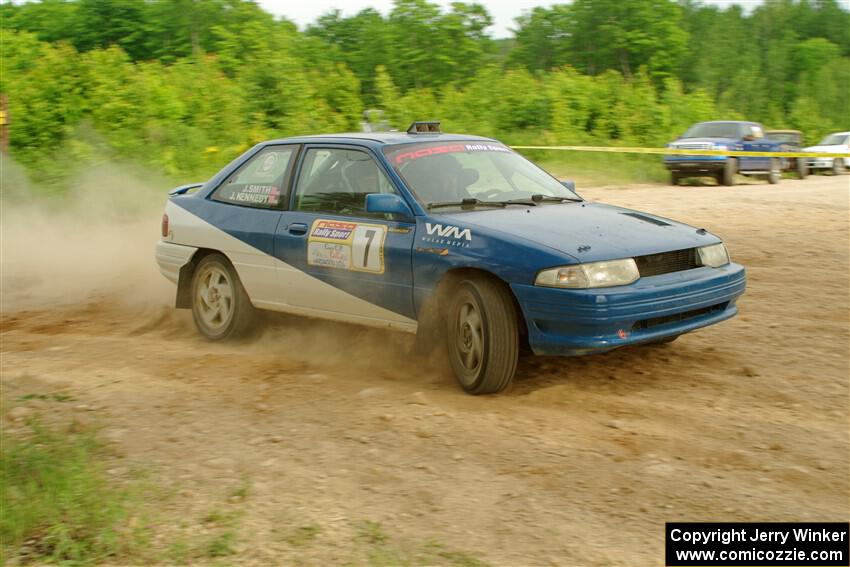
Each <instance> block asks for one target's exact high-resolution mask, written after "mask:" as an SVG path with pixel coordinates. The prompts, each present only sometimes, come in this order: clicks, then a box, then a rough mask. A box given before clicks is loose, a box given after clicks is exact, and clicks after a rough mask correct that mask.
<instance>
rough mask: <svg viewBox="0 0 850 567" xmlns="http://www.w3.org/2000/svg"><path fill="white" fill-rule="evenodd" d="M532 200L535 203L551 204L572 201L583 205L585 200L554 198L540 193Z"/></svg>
mask: <svg viewBox="0 0 850 567" xmlns="http://www.w3.org/2000/svg"><path fill="white" fill-rule="evenodd" d="M531 200H532V201H534V202H535V203H539V202H541V201H544V202H551V203H563V202H564V201H571V202H573V203H581V202H582V201H583V200H584V199H577V198H575V197H553V196H551V195H541V194H540V193H535V194H534V195H532V196H531Z"/></svg>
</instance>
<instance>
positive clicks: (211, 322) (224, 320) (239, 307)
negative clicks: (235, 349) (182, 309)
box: [192, 254, 256, 341]
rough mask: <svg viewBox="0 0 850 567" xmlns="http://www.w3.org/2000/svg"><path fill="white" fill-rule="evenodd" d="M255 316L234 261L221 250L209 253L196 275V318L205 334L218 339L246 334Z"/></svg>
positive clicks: (194, 292)
mask: <svg viewBox="0 0 850 567" xmlns="http://www.w3.org/2000/svg"><path fill="white" fill-rule="evenodd" d="M255 318H256V310H255V309H254V306H253V305H251V300H250V299H248V295H247V294H246V293H245V289H244V288H243V287H242V283H241V282H240V281H239V277H238V276H237V275H236V271H235V270H234V269H233V267H232V266H231V265H230V262H228V261H227V259H226V258H225V257H224V256H222V255H221V254H210V255H209V256H205V257H204V258H203V259H202V260H201V262H200V263H199V264H198V267H197V268H196V269H195V274H194V276H193V278H192V319H194V321H195V326H196V327H197V328H198V330H199V331H200V332H201V334H202V335H204V336H205V337H207V338H208V339H210V340H214V341H218V340H224V339H230V338H236V337H240V336H244V335H246V334H248V333H249V332H250V331H251V330H252V328H253V326H254V321H255Z"/></svg>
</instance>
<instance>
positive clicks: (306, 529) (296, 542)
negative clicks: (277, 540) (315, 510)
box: [284, 525, 322, 547]
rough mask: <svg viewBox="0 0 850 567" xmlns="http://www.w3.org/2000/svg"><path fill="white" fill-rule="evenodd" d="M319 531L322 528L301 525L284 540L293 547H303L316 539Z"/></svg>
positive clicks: (320, 531)
mask: <svg viewBox="0 0 850 567" xmlns="http://www.w3.org/2000/svg"><path fill="white" fill-rule="evenodd" d="M320 533H322V528H320V527H319V526H315V525H309V526H301V527H300V528H296V529H295V530H294V531H293V532H292V533H290V534H289V535H288V536H286V537H285V538H284V540H285V541H286V543H288V544H289V545H291V546H293V547H304V546H305V545H307V544H309V543H310V542H312V541H313V540H314V539H316V538H317V537H318V535H319V534H320Z"/></svg>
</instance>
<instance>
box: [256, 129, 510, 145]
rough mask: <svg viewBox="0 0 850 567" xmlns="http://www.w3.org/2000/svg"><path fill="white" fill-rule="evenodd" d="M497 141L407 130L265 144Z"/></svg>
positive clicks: (300, 137)
mask: <svg viewBox="0 0 850 567" xmlns="http://www.w3.org/2000/svg"><path fill="white" fill-rule="evenodd" d="M458 141H467V142H497V141H498V140H495V139H493V138H485V137H483V136H472V135H469V134H442V133H427V134H426V133H421V134H408V133H407V132H350V133H345V134H318V135H311V136H293V137H291V138H280V139H277V140H268V141H266V142H263V145H273V144H283V143H287V144H292V143H298V144H310V143H334V142H357V143H360V144H364V145H371V146H386V145H395V144H414V143H421V142H458Z"/></svg>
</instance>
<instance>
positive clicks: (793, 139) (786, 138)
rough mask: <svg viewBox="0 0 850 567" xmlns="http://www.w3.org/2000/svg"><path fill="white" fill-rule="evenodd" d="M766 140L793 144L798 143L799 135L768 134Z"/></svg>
mask: <svg viewBox="0 0 850 567" xmlns="http://www.w3.org/2000/svg"><path fill="white" fill-rule="evenodd" d="M767 139H768V140H774V141H776V142H786V143H789V144H795V143H797V142H799V141H800V135H799V134H796V133H794V132H768V133H767Z"/></svg>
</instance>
